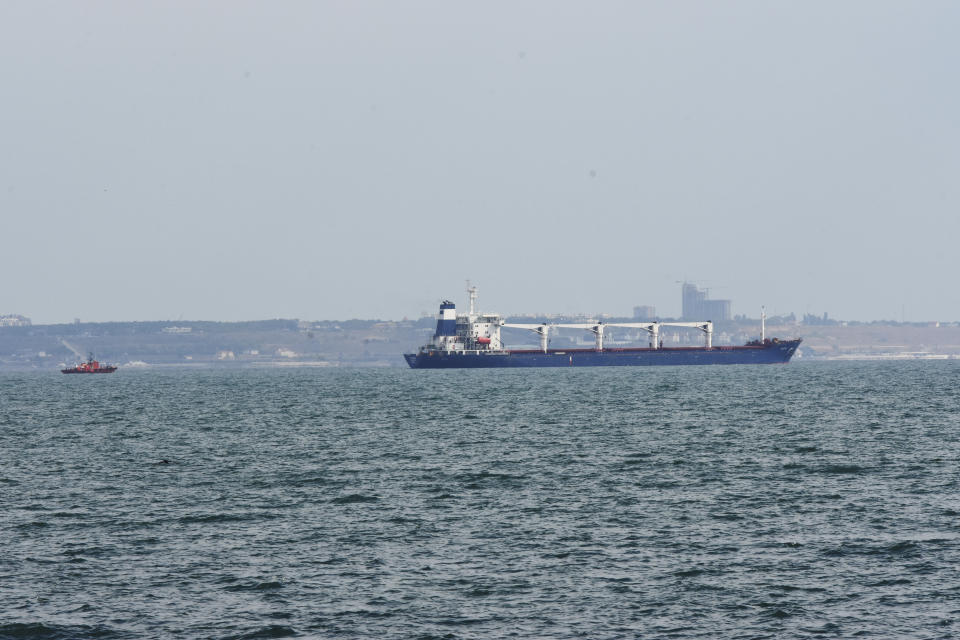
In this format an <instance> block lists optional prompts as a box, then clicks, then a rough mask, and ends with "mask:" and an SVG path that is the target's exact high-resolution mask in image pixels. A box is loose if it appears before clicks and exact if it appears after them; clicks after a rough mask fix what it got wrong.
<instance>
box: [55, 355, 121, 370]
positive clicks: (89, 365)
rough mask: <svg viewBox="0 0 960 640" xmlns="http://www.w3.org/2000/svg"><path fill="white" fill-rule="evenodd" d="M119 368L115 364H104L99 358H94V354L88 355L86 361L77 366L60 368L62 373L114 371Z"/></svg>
mask: <svg viewBox="0 0 960 640" xmlns="http://www.w3.org/2000/svg"><path fill="white" fill-rule="evenodd" d="M116 370H117V367H116V366H115V365H111V364H104V363H102V362H100V361H99V360H94V359H93V354H92V353H91V354H90V355H88V356H87V361H86V362H81V363H80V364H78V365H77V366H75V367H71V368H69V369H60V373H113V372H114V371H116Z"/></svg>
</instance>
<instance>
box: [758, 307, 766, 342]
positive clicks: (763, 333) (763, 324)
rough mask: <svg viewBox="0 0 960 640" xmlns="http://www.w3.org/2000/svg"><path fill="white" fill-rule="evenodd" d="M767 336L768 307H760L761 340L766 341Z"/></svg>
mask: <svg viewBox="0 0 960 640" xmlns="http://www.w3.org/2000/svg"><path fill="white" fill-rule="evenodd" d="M766 338H767V308H766V307H763V306H762V307H760V342H764V341H766Z"/></svg>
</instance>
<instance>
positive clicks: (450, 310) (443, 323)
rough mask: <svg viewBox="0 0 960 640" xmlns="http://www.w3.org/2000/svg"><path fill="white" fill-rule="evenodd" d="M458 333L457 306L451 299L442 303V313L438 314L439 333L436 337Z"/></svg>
mask: <svg viewBox="0 0 960 640" xmlns="http://www.w3.org/2000/svg"><path fill="white" fill-rule="evenodd" d="M455 335H457V306H456V305H455V304H453V303H452V302H450V301H449V300H444V301H443V302H441V303H440V314H439V315H438V316H437V333H436V334H435V335H434V337H435V338H441V337H443V336H455Z"/></svg>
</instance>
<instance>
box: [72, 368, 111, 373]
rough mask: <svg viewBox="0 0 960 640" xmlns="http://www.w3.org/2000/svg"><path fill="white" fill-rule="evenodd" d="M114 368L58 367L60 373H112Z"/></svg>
mask: <svg viewBox="0 0 960 640" xmlns="http://www.w3.org/2000/svg"><path fill="white" fill-rule="evenodd" d="M116 370H117V368H116V367H104V368H102V369H91V370H86V371H85V370H82V369H60V373H113V372H114V371H116Z"/></svg>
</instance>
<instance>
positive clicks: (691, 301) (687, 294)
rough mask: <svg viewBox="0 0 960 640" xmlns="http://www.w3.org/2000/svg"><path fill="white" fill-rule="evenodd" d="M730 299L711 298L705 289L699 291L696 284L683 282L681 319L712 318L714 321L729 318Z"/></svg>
mask: <svg viewBox="0 0 960 640" xmlns="http://www.w3.org/2000/svg"><path fill="white" fill-rule="evenodd" d="M730 317H731V313H730V301H729V300H711V299H710V298H708V297H707V291H701V290H700V289H698V288H697V285H695V284H690V283H689V282H684V283H683V319H684V320H713V321H714V322H717V321H723V320H729V319H730Z"/></svg>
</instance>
